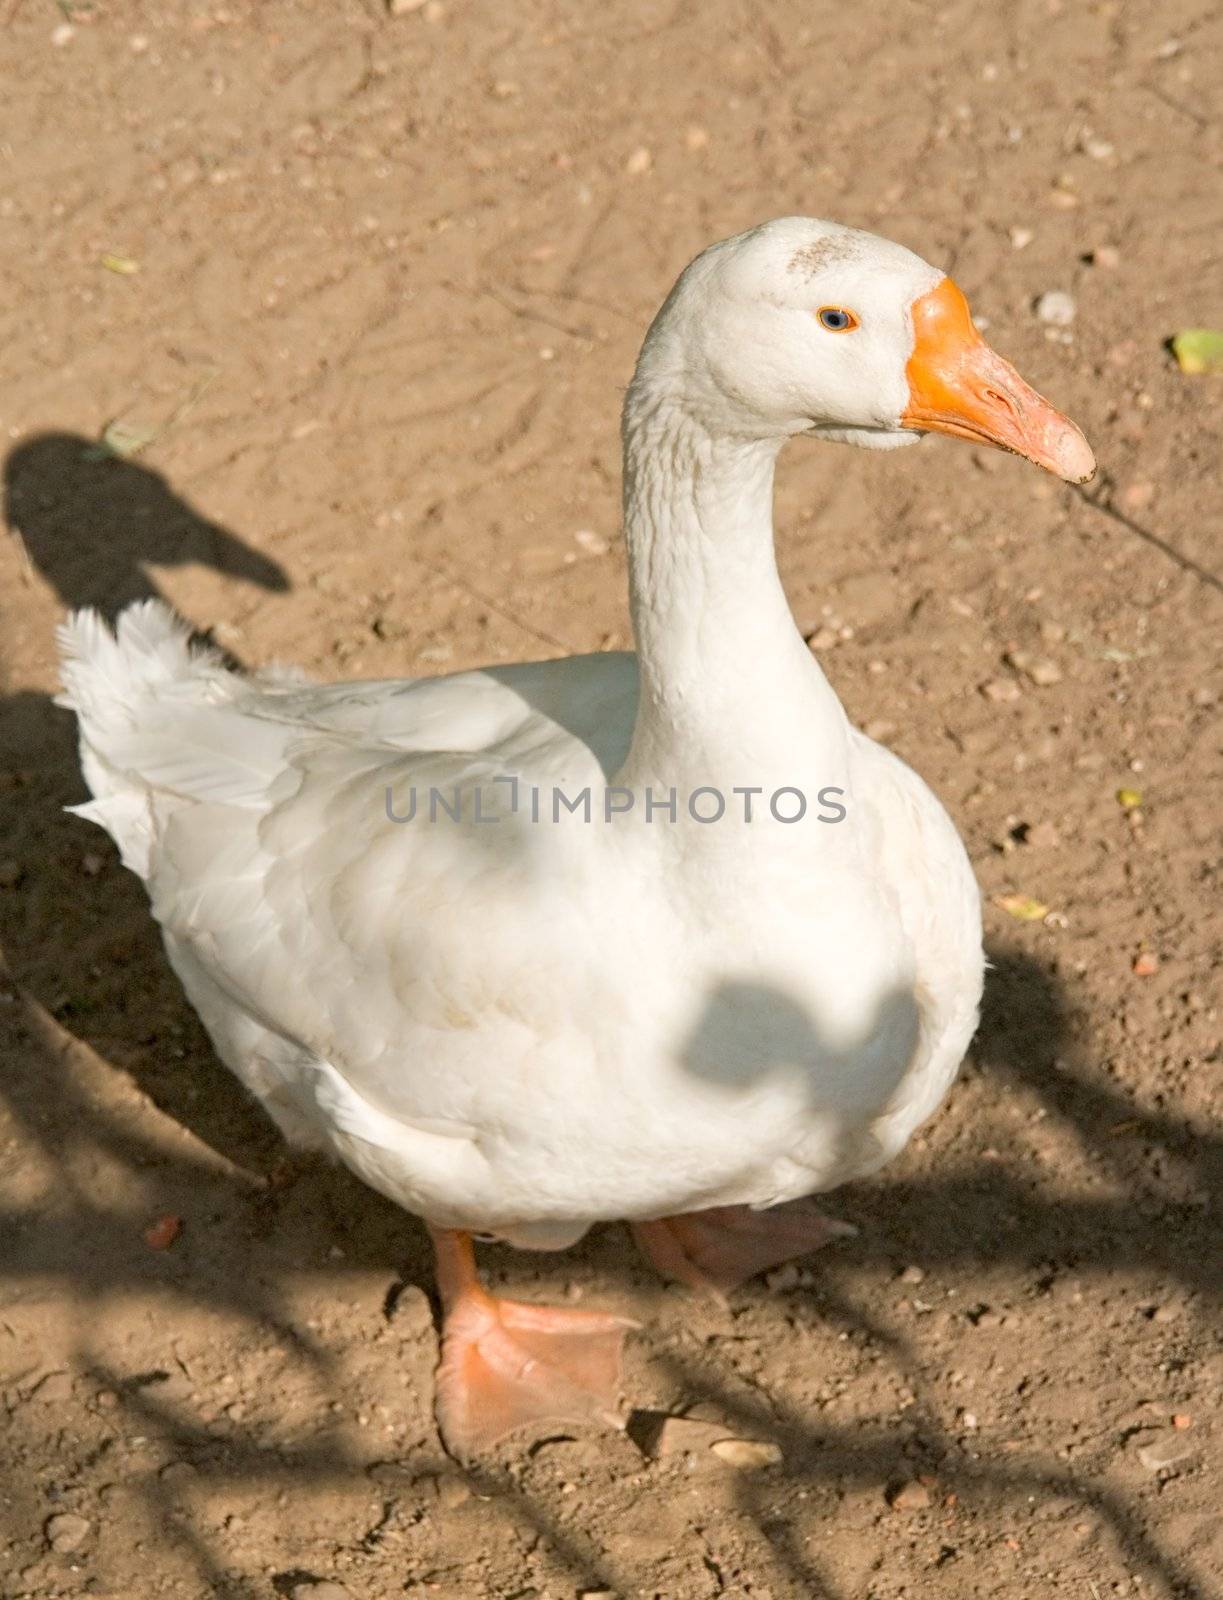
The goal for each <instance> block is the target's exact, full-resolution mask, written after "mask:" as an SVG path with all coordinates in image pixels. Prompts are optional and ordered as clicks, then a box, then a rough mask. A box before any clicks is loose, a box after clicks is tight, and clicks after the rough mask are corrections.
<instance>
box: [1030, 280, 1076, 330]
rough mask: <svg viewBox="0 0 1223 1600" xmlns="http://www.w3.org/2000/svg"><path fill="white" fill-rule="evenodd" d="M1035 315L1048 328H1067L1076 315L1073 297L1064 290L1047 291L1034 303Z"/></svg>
mask: <svg viewBox="0 0 1223 1600" xmlns="http://www.w3.org/2000/svg"><path fill="white" fill-rule="evenodd" d="M1035 309H1036V315H1037V316H1038V317H1039V318H1040V320H1041V321H1042V322H1047V323H1048V324H1049V325H1050V327H1054V328H1068V327H1069V326H1070V324H1071V323H1072V322H1073V321H1074V319H1075V317H1076V316H1077V315H1078V309H1079V308H1078V306H1077V305H1076V304H1075V300H1074V296H1073V295H1072V294H1067V293H1066V291H1065V290H1064V289H1047V290H1046V291H1045V293H1044V294H1042V295H1041V297H1040V299H1039V300H1037V302H1036V307H1035Z"/></svg>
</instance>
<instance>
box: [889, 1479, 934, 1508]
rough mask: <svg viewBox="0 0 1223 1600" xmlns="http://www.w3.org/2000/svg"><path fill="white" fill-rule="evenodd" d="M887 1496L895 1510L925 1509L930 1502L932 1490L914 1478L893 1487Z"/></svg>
mask: <svg viewBox="0 0 1223 1600" xmlns="http://www.w3.org/2000/svg"><path fill="white" fill-rule="evenodd" d="M887 1498H888V1504H889V1505H890V1506H891V1508H892V1510H893V1511H924V1510H925V1509H926V1507H927V1506H928V1505H929V1504H930V1491H929V1489H927V1488H926V1486H925V1484H924V1483H918V1482H917V1481H916V1480H915V1479H914V1480H913V1481H911V1482H909V1483H902V1484H901V1485H900V1487H899V1488H898V1489H893V1490H892V1492H891V1493H890V1494H889V1495H888V1497H887Z"/></svg>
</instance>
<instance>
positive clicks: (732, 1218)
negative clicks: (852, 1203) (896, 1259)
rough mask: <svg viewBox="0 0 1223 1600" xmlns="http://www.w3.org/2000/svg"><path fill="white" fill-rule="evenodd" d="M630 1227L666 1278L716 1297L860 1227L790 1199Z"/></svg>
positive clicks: (849, 1235) (716, 1208) (715, 1208)
mask: <svg viewBox="0 0 1223 1600" xmlns="http://www.w3.org/2000/svg"><path fill="white" fill-rule="evenodd" d="M632 1229H633V1237H634V1239H636V1241H637V1245H638V1248H639V1249H640V1250H641V1252H642V1254H643V1255H644V1256H645V1257H646V1259H647V1260H648V1261H649V1262H650V1264H651V1265H652V1266H653V1267H654V1268H655V1269H656V1270H657V1271H658V1272H660V1273H661V1274H662V1275H663V1277H664V1278H674V1279H675V1280H676V1282H677V1283H683V1284H687V1286H688V1287H689V1288H690V1289H697V1290H700V1291H701V1292H702V1293H705V1294H709V1295H712V1296H713V1298H714V1299H717V1300H724V1299H725V1298H726V1295H727V1293H728V1291H729V1290H731V1289H737V1288H738V1287H739V1285H740V1284H741V1283H746V1282H747V1280H748V1279H749V1278H754V1277H755V1276H756V1274H757V1273H759V1272H767V1271H768V1270H769V1268H770V1267H779V1266H781V1264H782V1262H784V1261H792V1260H794V1258H795V1257H796V1256H805V1255H807V1254H808V1253H809V1252H810V1251H812V1250H818V1249H819V1248H820V1247H821V1245H825V1244H827V1243H828V1242H829V1241H830V1240H832V1239H843V1238H852V1237H853V1235H854V1234H856V1233H857V1231H858V1230H857V1228H855V1227H854V1226H853V1224H852V1223H849V1222H838V1221H836V1219H835V1218H833V1217H826V1216H825V1215H824V1214H823V1212H822V1211H819V1210H817V1209H816V1207H815V1204H814V1202H813V1201H811V1200H791V1201H789V1202H787V1204H785V1205H780V1206H773V1207H771V1208H770V1209H769V1210H767V1211H753V1210H752V1209H751V1208H750V1207H749V1206H713V1207H711V1208H710V1209H709V1210H708V1211H691V1212H689V1213H687V1214H686V1215H685V1216H679V1217H661V1218H659V1219H658V1221H656V1222H634V1223H633V1224H632Z"/></svg>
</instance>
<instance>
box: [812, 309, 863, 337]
mask: <svg viewBox="0 0 1223 1600" xmlns="http://www.w3.org/2000/svg"><path fill="white" fill-rule="evenodd" d="M816 316H817V317H818V318H819V319H820V325H821V326H822V327H825V328H827V329H828V331H829V332H830V333H849V332H850V331H851V329H853V328H856V327H857V326H858V319H857V317H855V316H854V314H853V312H852V311H846V310H845V308H844V307H843V306H821V307H820V309H819V310H818V311H817V312H816Z"/></svg>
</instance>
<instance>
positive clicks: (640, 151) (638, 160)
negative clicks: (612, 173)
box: [624, 144, 654, 178]
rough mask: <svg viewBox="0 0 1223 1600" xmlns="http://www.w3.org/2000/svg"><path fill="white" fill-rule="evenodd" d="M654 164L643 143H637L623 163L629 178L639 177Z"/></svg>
mask: <svg viewBox="0 0 1223 1600" xmlns="http://www.w3.org/2000/svg"><path fill="white" fill-rule="evenodd" d="M653 165H654V157H653V156H652V155H651V154H650V152H649V151H648V150H647V149H646V147H645V145H643V144H642V145H638V146H637V148H636V150H634V151H633V153H632V155H630V156H629V158H628V160H627V161H626V162H625V163H624V170H625V172H627V173H628V175H629V177H630V178H639V177H640V176H641V174H642V173H643V172H648V171H649V170H650V168H651V167H652V166H653Z"/></svg>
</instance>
